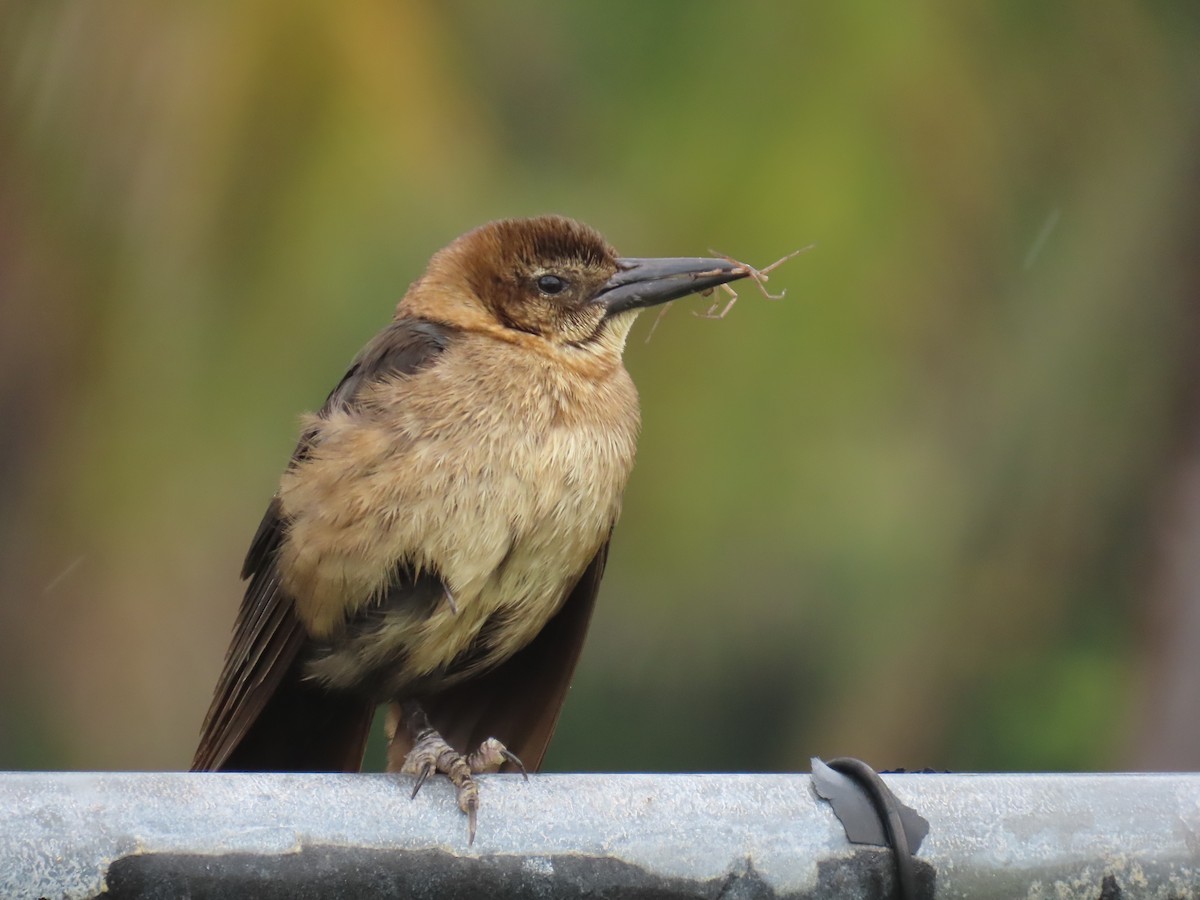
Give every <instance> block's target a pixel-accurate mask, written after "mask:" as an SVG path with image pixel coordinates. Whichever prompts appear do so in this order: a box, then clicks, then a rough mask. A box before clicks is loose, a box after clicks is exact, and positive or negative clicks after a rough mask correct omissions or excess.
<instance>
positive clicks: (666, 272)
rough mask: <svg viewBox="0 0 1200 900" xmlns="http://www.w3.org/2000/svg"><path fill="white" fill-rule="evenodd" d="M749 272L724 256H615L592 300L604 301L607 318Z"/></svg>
mask: <svg viewBox="0 0 1200 900" xmlns="http://www.w3.org/2000/svg"><path fill="white" fill-rule="evenodd" d="M749 274H750V269H749V267H747V266H743V265H740V264H738V263H735V262H731V261H730V260H727V259H704V258H701V257H676V258H664V259H618V260H617V271H616V274H615V275H613V277H612V278H610V279H608V281H607V282H605V284H604V287H602V288H600V290H599V291H598V292H597V293H596V296H595V298H594V301H595V302H596V303H603V304H604V307H605V310H606V312H605V317H606V318H607V317H610V316H615V315H617V313H623V312H625V311H626V310H630V309H641V308H644V307H647V306H655V305H656V304H659V303H666V302H667V301H668V300H677V299H678V298H680V297H686V296H687V295H688V294H694V293H696V292H698V291H707V290H709V289H710V288H715V287H717V286H718V285H722V284H725V283H726V282H730V281H736V280H737V279H738V278H745V277H746V276H747V275H749Z"/></svg>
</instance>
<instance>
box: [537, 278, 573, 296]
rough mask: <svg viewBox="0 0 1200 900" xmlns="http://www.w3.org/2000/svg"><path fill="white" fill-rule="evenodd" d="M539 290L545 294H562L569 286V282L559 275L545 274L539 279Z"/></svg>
mask: <svg viewBox="0 0 1200 900" xmlns="http://www.w3.org/2000/svg"><path fill="white" fill-rule="evenodd" d="M537 286H538V290H539V291H541V292H542V293H543V294H561V293H562V292H563V290H564V289H565V288H566V286H567V282H566V280H565V279H563V278H559V277H558V276H557V275H543V276H542V277H541V278H539V279H538V280H537Z"/></svg>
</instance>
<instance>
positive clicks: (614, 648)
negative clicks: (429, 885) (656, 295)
mask: <svg viewBox="0 0 1200 900" xmlns="http://www.w3.org/2000/svg"><path fill="white" fill-rule="evenodd" d="M0 17H2V18H0V376H2V382H0V429H2V430H0V768H14V767H16V768H20V767H80V768H159V767H162V768H171V767H181V766H184V765H186V763H187V761H188V759H189V758H190V754H191V751H192V749H193V742H194V740H195V737H196V734H197V731H198V727H199V722H200V719H201V717H202V715H203V712H204V709H205V707H206V705H207V703H208V698H209V692H210V690H211V688H212V684H213V682H214V680H215V677H216V673H217V670H218V668H219V665H220V660H221V654H222V653H223V652H224V648H225V643H226V639H227V635H228V631H229V628H230V626H231V623H232V620H233V615H234V611H235V609H236V606H237V603H238V601H239V598H240V587H239V584H238V581H237V578H236V573H237V569H238V567H239V564H240V558H241V553H242V552H243V550H244V548H245V545H246V544H247V542H248V540H249V538H250V536H251V535H252V534H253V530H254V528H255V526H256V524H257V521H258V517H259V515H260V514H261V511H262V508H263V506H264V505H265V503H266V501H267V499H268V498H269V496H270V494H271V492H272V490H273V488H274V482H275V479H276V477H277V475H278V472H279V470H280V469H281V467H282V465H283V463H284V461H285V460H286V458H287V456H288V454H289V453H290V451H291V446H292V442H293V440H294V435H295V430H296V417H297V415H298V413H299V412H300V411H302V410H304V409H311V408H312V407H314V406H315V405H318V404H319V403H320V402H321V400H322V398H323V397H324V394H325V392H326V391H327V390H328V388H329V387H331V386H332V385H333V384H334V383H335V381H336V379H337V378H338V377H339V375H340V374H341V369H342V367H343V366H344V364H345V363H346V361H347V360H348V359H349V358H350V357H351V356H352V355H353V353H354V352H355V350H356V349H357V348H358V346H359V345H360V344H361V343H362V342H363V341H365V340H366V338H367V337H369V336H370V335H371V334H372V333H373V332H374V331H375V330H376V329H377V328H378V327H380V326H381V325H382V324H383V323H384V322H385V321H386V320H387V318H388V317H389V315H390V312H391V308H392V305H393V304H394V302H395V301H396V300H397V299H398V298H399V296H400V295H401V294H402V293H403V291H404V289H405V287H406V285H407V284H408V282H409V281H411V280H412V279H413V278H414V277H416V276H417V275H418V274H419V272H420V269H421V266H422V265H423V263H424V261H425V260H426V259H427V258H428V256H429V255H430V253H432V252H433V251H434V250H436V249H437V248H438V247H440V246H441V245H443V244H445V243H446V242H447V241H448V240H450V239H451V238H452V237H454V236H455V235H456V234H458V233H460V232H461V231H464V230H466V229H467V228H470V227H472V226H474V225H476V224H479V223H480V222H482V221H485V220H487V219H489V218H495V217H499V216H508V215H523V214H531V213H537V212H544V211H558V212H564V213H567V214H570V215H573V216H576V217H578V218H580V219H583V220H585V221H587V222H589V223H590V224H593V225H595V226H597V227H598V228H600V229H601V230H602V231H603V232H604V233H605V234H606V235H607V236H608V237H609V239H610V240H611V241H613V242H614V243H615V244H616V245H617V246H618V247H619V248H620V249H621V250H622V251H623V252H626V253H629V254H637V255H654V254H662V255H689V254H702V253H705V252H706V251H707V250H708V248H715V249H716V250H718V251H721V252H725V253H731V254H735V255H737V256H739V257H741V258H745V259H748V260H750V261H752V262H758V263H766V262H769V261H770V260H773V259H775V258H776V257H778V256H780V255H781V254H783V253H785V252H787V251H789V250H791V249H794V248H796V247H799V246H801V245H806V244H809V243H816V244H817V247H816V248H815V249H814V250H812V251H811V252H809V253H807V254H804V255H802V256H801V257H799V258H797V259H795V260H793V261H792V262H790V263H788V264H787V265H786V266H785V267H784V268H782V269H781V270H779V271H778V273H777V274H776V275H775V276H773V278H772V281H771V286H772V287H773V288H781V287H786V288H787V291H788V294H787V297H786V299H784V300H781V301H769V300H765V299H764V298H762V297H761V296H759V295H757V294H756V293H755V292H754V291H753V290H751V289H746V290H743V291H742V296H741V299H740V301H739V302H738V303H737V305H736V306H735V307H734V308H733V309H732V311H731V312H730V313H729V315H728V316H727V317H726V318H725V319H723V320H718V321H709V320H702V319H697V318H694V317H693V316H692V315H691V314H690V313H691V311H694V310H699V309H703V308H704V302H703V301H700V300H694V299H693V300H689V301H683V302H680V303H677V304H675V305H674V306H673V307H672V309H671V312H670V313H669V314H668V315H667V316H666V317H665V318H664V319H663V320H662V322H661V323H660V324H659V326H658V328H657V330H656V331H655V334H654V337H653V340H652V341H650V342H649V343H648V344H647V343H646V342H645V337H646V334H647V332H648V331H649V322H646V323H643V324H641V325H640V326H639V328H638V329H637V330H635V334H634V337H633V338H632V340H631V343H630V346H629V349H628V352H627V360H628V365H629V368H630V370H631V371H632V372H633V374H634V377H635V379H636V380H637V382H638V384H639V386H640V388H641V391H642V399H643V412H644V420H645V428H644V433H643V439H642V444H641V450H640V460H639V465H638V468H637V470H636V472H635V474H634V477H633V482H632V484H631V486H630V489H629V492H628V495H627V499H626V505H625V513H624V518H623V521H622V523H621V526H620V528H619V530H618V535H617V538H616V541H615V545H614V550H613V553H612V556H611V562H610V566H609V574H608V576H607V579H606V584H605V588H604V591H603V593H602V598H601V605H600V607H599V610H598V613H597V617H596V620H595V622H594V626H593V633H592V636H591V638H590V641H589V644H588V648H587V650H586V653H585V656H584V660H583V663H582V666H581V669H580V672H579V675H578V677H577V679H576V686H575V689H574V691H573V693H572V695H571V697H570V699H569V701H568V705H567V708H566V712H565V714H564V716H563V720H562V724H561V726H560V729H559V735H558V738H557V742H556V744H555V746H554V747H553V748H552V751H551V759H550V763H551V766H552V767H555V768H562V769H577V768H586V769H612V770H620V769H666V770H672V769H673V770H699V769H715V770H736V769H746V770H756V769H792V768H803V767H805V766H806V764H807V763H806V761H807V759H808V757H809V756H811V755H813V754H821V755H832V754H840V753H853V754H856V755H859V756H862V757H865V758H867V759H869V760H871V761H873V762H875V763H877V764H879V765H881V766H892V765H906V766H913V767H919V766H926V765H929V766H935V767H938V768H950V769H957V770H970V769H986V768H998V769H1027V768H1029V769H1042V768H1061V769H1078V768H1092V767H1114V766H1121V765H1128V764H1130V762H1131V759H1132V757H1131V756H1130V747H1131V746H1132V743H1131V731H1132V730H1133V728H1134V727H1135V725H1136V724H1137V722H1138V711H1139V709H1140V708H1141V707H1142V706H1143V705H1144V704H1145V703H1146V702H1147V700H1146V696H1145V689H1146V682H1145V679H1144V677H1143V672H1144V661H1145V659H1146V657H1147V655H1148V654H1149V653H1152V652H1153V651H1152V648H1151V649H1149V650H1148V649H1147V647H1148V643H1147V642H1146V641H1145V640H1144V631H1145V627H1144V617H1145V612H1144V610H1145V605H1146V604H1147V603H1148V602H1149V597H1150V595H1151V593H1152V588H1153V584H1152V583H1153V578H1152V577H1151V574H1150V561H1151V560H1152V559H1153V558H1154V547H1155V545H1156V542H1157V541H1159V540H1160V538H1161V535H1160V534H1159V533H1158V530H1157V529H1156V518H1155V510H1156V504H1157V502H1158V501H1159V500H1160V499H1161V494H1162V491H1163V490H1164V485H1165V484H1166V483H1167V476H1168V474H1169V473H1170V471H1171V467H1172V465H1173V460H1174V459H1175V450H1176V447H1177V445H1178V442H1179V440H1180V435H1181V434H1183V433H1184V430H1185V429H1186V428H1187V427H1190V424H1193V423H1188V422H1186V421H1184V419H1183V416H1184V407H1183V405H1182V398H1183V397H1184V396H1186V390H1187V389H1188V384H1189V381H1190V380H1192V379H1194V378H1195V376H1196V365H1195V359H1194V357H1195V354H1196V350H1197V347H1198V346H1200V342H1198V341H1197V338H1198V336H1200V335H1198V333H1197V329H1196V313H1197V306H1196V301H1197V296H1196V295H1197V287H1198V286H1200V277H1198V275H1200V268H1198V265H1197V261H1196V251H1197V246H1198V243H1200V242H1198V240H1197V238H1198V230H1200V229H1198V228H1197V225H1198V224H1200V215H1198V214H1197V209H1198V208H1200V191H1198V190H1197V188H1198V186H1200V183H1198V179H1197V175H1198V174H1200V166H1198V165H1197V159H1200V117H1198V116H1197V112H1198V110H1200V53H1198V52H1197V48H1198V46H1200V44H1198V42H1200V26H1198V23H1197V17H1196V14H1195V9H1194V4H1192V3H1190V2H1182V0H1181V2H1175V3H1169V2H1159V3H1143V4H1130V3H1124V2H1119V0H1099V2H1097V0H1088V2H1084V0H1074V2H1060V3H995V4H962V3H956V2H953V0H930V2H927V3H918V4H908V5H904V6H903V7H901V6H897V5H894V4H886V3H845V4H828V3H826V4H817V3H778V2H777V3H767V2H747V3H740V4H729V3H715V2H694V0H692V2H684V0H676V2H660V3H642V2H631V0H609V2H606V3H594V4H561V3H528V2H527V3H516V4H496V3H489V2H483V0H453V2H441V3H432V2H421V0H386V2H363V3H354V4H320V3H307V2H300V3H288V4H284V3H270V2H264V0H245V2H241V3H237V4H159V3H151V2H117V3H77V2H66V0H39V2H33V3H30V2H24V3H22V2H8V3H3V4H0ZM1196 752H1198V753H1200V749H1198V750H1197V751H1196ZM1181 762H1184V763H1187V762H1189V761H1187V760H1183V761H1181ZM1190 764H1192V765H1196V764H1200V757H1197V758H1193V759H1192V760H1190Z"/></svg>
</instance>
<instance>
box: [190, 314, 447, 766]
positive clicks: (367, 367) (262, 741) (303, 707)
mask: <svg viewBox="0 0 1200 900" xmlns="http://www.w3.org/2000/svg"><path fill="white" fill-rule="evenodd" d="M452 334H453V332H452V330H451V329H450V328H448V327H447V326H443V325H439V324H436V323H433V322H427V321H424V320H414V319H399V320H397V321H394V322H392V324H391V325H390V326H388V328H387V329H385V330H384V331H383V332H381V333H380V334H379V335H378V336H376V338H375V339H374V340H372V341H371V342H370V343H369V344H367V346H366V347H364V348H363V350H362V352H361V353H359V355H358V356H357V357H356V358H355V360H354V362H353V364H352V365H351V366H350V369H349V371H347V373H346V375H345V376H344V377H343V378H342V380H341V382H339V384H338V386H337V387H336V388H334V390H333V392H332V393H331V394H330V395H329V397H328V399H327V400H326V401H325V405H324V406H323V407H322V408H321V411H320V412H319V413H318V416H319V417H324V416H327V415H329V413H330V412H332V411H333V410H336V409H348V408H352V407H353V406H354V405H355V402H356V398H357V397H358V395H359V393H360V390H361V388H362V387H363V386H364V385H366V384H370V383H373V382H375V381H377V380H378V379H380V378H384V377H388V376H392V375H397V374H411V373H413V372H415V371H416V370H417V369H419V368H421V367H423V366H425V365H428V364H429V363H430V362H431V361H432V360H433V359H434V358H436V357H437V356H438V355H439V354H440V353H441V351H442V350H444V349H445V347H446V346H447V344H448V342H449V341H450V340H451V337H452ZM312 440H313V435H312V434H305V435H303V436H302V437H301V439H300V443H299V444H298V445H297V447H296V450H295V452H294V453H293V455H292V463H291V464H292V465H295V464H296V463H297V462H298V461H300V460H303V459H304V458H305V457H306V456H307V455H308V453H309V452H310V450H311V446H312ZM286 535H287V522H286V519H285V517H284V515H283V512H282V509H281V507H280V502H279V498H278V497H276V498H274V499H273V500H272V501H271V504H270V505H269V506H268V507H267V512H266V515H264V516H263V520H262V523H261V524H260V525H259V526H258V531H257V532H256V533H255V535H254V539H253V540H252V541H251V542H250V550H249V552H248V553H247V554H246V561H245V564H244V565H243V567H242V577H243V578H249V579H250V584H249V585H248V586H247V588H246V594H245V597H244V598H243V600H242V605H241V608H240V610H239V611H238V616H237V621H236V623H235V624H234V630H233V640H232V641H231V643H230V645H229V651H228V653H227V654H226V656H225V665H224V668H223V669H222V671H221V675H220V678H219V679H218V681H217V687H216V691H215V693H214V695H213V701H212V705H211V706H210V707H209V711H208V715H207V716H206V717H205V720H204V725H203V727H202V729H201V736H200V744H199V747H198V748H197V750H196V756H195V758H194V759H193V761H192V769H193V771H213V770H218V769H232V770H239V769H241V770H272V769H274V770H283V771H287V770H293V771H357V770H358V768H359V766H360V765H361V762H362V750H363V746H364V745H365V743H366V737H367V731H368V730H369V728H370V724H371V718H372V716H373V714H374V707H373V706H370V705H366V704H361V705H357V706H356V704H355V703H353V702H347V700H346V698H331V697H329V696H328V695H326V694H325V693H324V692H322V691H320V690H318V689H315V688H313V687H311V686H309V685H308V684H307V683H306V682H304V681H303V680H302V678H301V673H300V672H299V669H298V666H297V658H298V656H299V654H300V651H301V649H302V648H303V647H304V645H305V643H306V641H307V639H308V635H307V634H306V633H305V631H304V627H303V625H302V624H301V623H300V621H299V619H298V618H297V617H296V614H295V610H294V608H293V603H292V599H291V598H290V597H289V596H288V595H287V594H286V593H284V592H283V591H282V590H281V589H280V586H279V584H280V579H279V572H278V569H277V557H278V552H279V547H280V545H281V544H282V542H283V541H284V540H285V539H286Z"/></svg>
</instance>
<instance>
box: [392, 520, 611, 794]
mask: <svg viewBox="0 0 1200 900" xmlns="http://www.w3.org/2000/svg"><path fill="white" fill-rule="evenodd" d="M607 558H608V541H605V542H604V545H603V546H601V548H600V549H599V551H597V553H596V555H595V556H594V557H593V558H592V561H591V562H590V563H589V564H588V566H587V568H586V569H584V571H583V574H582V575H580V577H579V580H578V581H577V582H576V583H575V585H574V587H573V588H571V590H570V592H569V593H568V594H567V599H566V600H565V601H563V605H562V607H561V608H560V609H559V611H558V612H557V613H555V615H554V617H553V618H552V619H551V620H550V621H549V622H547V623H546V625H545V627H544V628H543V629H542V630H541V631H540V632H539V633H538V635H537V637H535V638H534V639H533V640H532V641H531V642H530V643H529V644H528V645H526V646H525V647H524V648H523V649H521V650H519V651H517V652H516V653H514V654H513V655H512V656H511V657H509V658H508V659H507V660H506V661H505V662H503V663H501V664H500V665H499V666H497V667H496V668H495V669H492V670H490V671H489V672H486V673H484V674H482V675H477V676H474V677H472V678H471V679H469V680H468V681H464V682H461V683H459V684H456V685H454V686H452V687H450V688H447V689H446V690H444V691H441V692H439V693H436V694H431V695H428V696H425V697H422V698H421V706H422V708H423V709H424V710H425V713H426V715H428V716H429V720H430V723H431V724H432V725H433V727H434V728H436V729H437V731H438V733H439V734H440V735H441V736H442V737H443V738H444V739H445V740H446V741H447V742H448V743H449V744H450V746H452V747H454V748H455V749H456V750H459V751H461V752H463V753H469V752H470V751H472V750H474V749H475V748H476V747H478V746H479V744H480V743H481V742H483V741H484V740H486V739H487V738H489V737H495V738H497V739H499V740H500V742H501V743H503V744H504V745H505V746H506V747H507V748H508V749H509V750H510V751H511V752H513V753H515V754H516V755H517V756H518V757H519V758H520V760H521V761H522V762H523V763H524V765H525V767H526V768H527V769H528V770H529V771H531V772H534V771H537V770H538V769H539V768H541V765H542V760H543V758H544V757H545V755H546V748H547V746H549V744H550V738H551V737H552V736H553V735H554V728H555V726H556V725H557V724H558V717H559V714H560V713H561V712H562V706H563V703H564V701H565V700H566V698H567V691H568V690H569V689H570V687H571V677H572V676H573V675H574V673H575V665H576V663H577V662H578V661H579V654H580V652H581V651H582V649H583V641H584V638H585V637H586V635H587V629H588V623H589V622H590V621H591V618H592V609H593V608H594V607H595V604H596V594H597V593H598V592H599V589H600V577H601V576H602V575H603V574H604V564H605V561H606V560H607ZM395 712H396V711H394V713H395ZM410 749H411V743H410V742H409V740H408V736H407V734H406V733H405V730H404V728H403V727H398V728H397V729H396V736H395V739H394V741H393V745H392V746H391V747H390V748H389V752H388V756H389V769H398V768H399V766H400V764H401V763H402V762H403V760H404V757H405V755H406V754H407V753H408V751H409V750H410Z"/></svg>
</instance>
